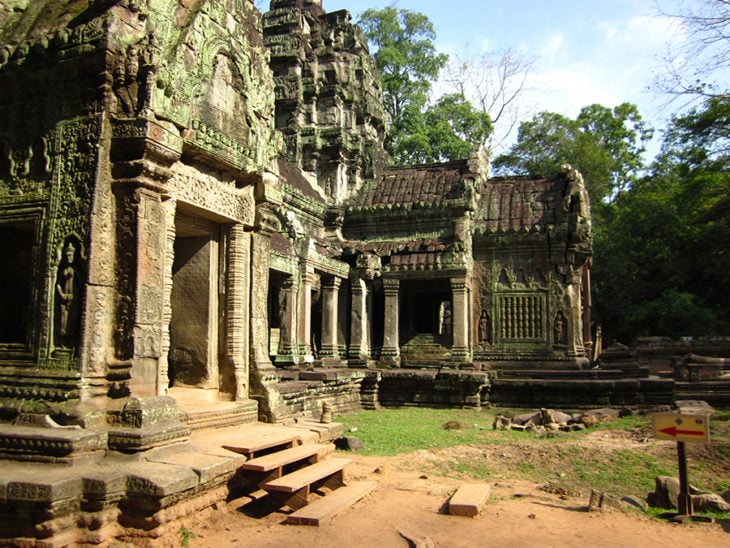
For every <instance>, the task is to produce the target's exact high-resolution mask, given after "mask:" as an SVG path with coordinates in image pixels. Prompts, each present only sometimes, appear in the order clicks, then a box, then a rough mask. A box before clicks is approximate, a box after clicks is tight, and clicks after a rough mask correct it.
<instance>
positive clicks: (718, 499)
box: [646, 476, 730, 513]
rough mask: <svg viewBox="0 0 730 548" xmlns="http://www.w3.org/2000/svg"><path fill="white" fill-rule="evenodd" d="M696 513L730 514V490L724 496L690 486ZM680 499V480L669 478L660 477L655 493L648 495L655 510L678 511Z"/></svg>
mask: <svg viewBox="0 0 730 548" xmlns="http://www.w3.org/2000/svg"><path fill="white" fill-rule="evenodd" d="M689 494H690V496H691V498H692V508H693V509H694V512H696V513H697V512H730V490H728V491H726V492H725V493H724V494H723V495H722V496H720V495H718V494H715V493H710V492H708V491H702V490H700V489H697V488H696V487H695V486H693V485H691V484H690V486H689ZM678 497H679V480H678V479H677V478H670V477H667V476H658V477H657V478H656V480H655V486H654V491H653V492H651V493H648V494H647V497H646V502H647V504H648V505H649V506H653V507H655V508H666V509H668V510H676V509H677V499H678Z"/></svg>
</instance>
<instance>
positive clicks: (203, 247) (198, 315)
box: [168, 211, 220, 389]
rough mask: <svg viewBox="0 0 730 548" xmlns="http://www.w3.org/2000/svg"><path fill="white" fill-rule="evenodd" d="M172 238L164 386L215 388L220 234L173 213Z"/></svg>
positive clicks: (199, 221)
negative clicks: (169, 319)
mask: <svg viewBox="0 0 730 548" xmlns="http://www.w3.org/2000/svg"><path fill="white" fill-rule="evenodd" d="M175 233H176V235H175V260H174V261H173V266H172V293H171V305H172V319H171V321H170V357H169V370H168V377H169V382H170V386H183V387H195V388H216V389H217V388H218V386H219V379H218V377H219V375H218V365H219V364H218V353H219V348H218V343H219V341H218V339H219V337H218V332H219V307H218V273H219V271H220V267H219V261H220V256H219V241H220V229H219V227H218V225H216V224H215V223H212V222H210V221H206V220H204V219H199V218H195V217H192V216H189V215H186V214H184V213H182V212H180V211H178V212H177V214H176V215H175Z"/></svg>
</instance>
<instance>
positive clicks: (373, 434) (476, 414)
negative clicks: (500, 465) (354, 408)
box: [337, 407, 494, 455]
mask: <svg viewBox="0 0 730 548" xmlns="http://www.w3.org/2000/svg"><path fill="white" fill-rule="evenodd" d="M493 420H494V415H493V414H490V413H486V412H483V411H477V410H473V409H424V408H416V407H408V408H402V409H388V410H380V411H363V412H361V413H353V414H349V415H343V416H341V417H338V418H337V421H338V422H342V423H343V424H344V425H345V432H347V431H349V430H350V429H352V428H356V429H357V431H356V432H355V433H354V434H353V435H356V436H357V437H358V438H360V439H361V440H362V442H363V443H364V444H365V450H364V451H363V453H364V454H366V455H396V454H398V453H408V452H410V451H417V450H419V449H437V448H441V447H453V446H456V445H469V444H472V443H477V442H481V441H483V440H484V439H485V437H486V436H485V434H487V433H489V432H491V430H492V421H493ZM448 421H457V422H459V423H461V424H462V425H464V428H462V429H444V428H443V425H444V424H445V423H447V422H448Z"/></svg>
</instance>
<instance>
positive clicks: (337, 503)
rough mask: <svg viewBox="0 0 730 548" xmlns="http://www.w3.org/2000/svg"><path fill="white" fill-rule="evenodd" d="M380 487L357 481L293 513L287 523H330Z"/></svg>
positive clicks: (370, 482)
mask: <svg viewBox="0 0 730 548" xmlns="http://www.w3.org/2000/svg"><path fill="white" fill-rule="evenodd" d="M377 486H378V482H377V481H356V482H353V483H349V484H347V485H345V486H344V487H340V488H339V489H337V490H336V491H334V492H333V493H330V494H328V495H327V496H325V497H322V498H320V499H317V500H315V501H314V502H312V503H311V504H308V505H307V506H304V507H303V508H300V509H299V510H297V511H295V512H292V513H291V514H289V516H287V518H286V521H285V523H288V524H291V525H316V526H319V525H321V524H322V523H325V522H327V521H330V520H332V519H334V518H335V516H337V514H339V513H340V512H342V511H343V510H345V509H347V508H349V507H350V506H352V505H353V504H355V503H356V502H358V501H359V500H361V499H362V498H364V497H365V496H367V495H368V494H370V493H371V492H372V491H373V490H374V489H375V488H376V487H377Z"/></svg>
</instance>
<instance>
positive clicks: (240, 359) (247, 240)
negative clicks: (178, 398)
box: [221, 224, 251, 401]
mask: <svg viewBox="0 0 730 548" xmlns="http://www.w3.org/2000/svg"><path fill="white" fill-rule="evenodd" d="M250 256H251V237H250V235H249V234H248V233H246V232H244V229H243V225H241V224H234V225H232V226H231V227H230V228H229V230H228V286H227V287H226V314H227V316H228V318H227V324H226V354H227V360H228V364H229V366H230V367H231V368H232V369H233V379H224V381H223V383H222V384H223V386H221V388H222V389H224V390H231V391H232V393H233V396H234V398H235V400H236V401H243V400H247V399H248V398H249V389H250V385H249V352H248V347H249V320H248V309H249V287H250V286H249V281H250V276H249V272H250V269H251V261H250ZM227 381H228V382H227ZM229 382H232V383H233V384H234V386H231V387H229V386H228V384H229Z"/></svg>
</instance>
